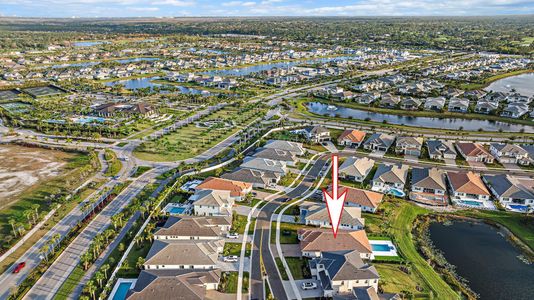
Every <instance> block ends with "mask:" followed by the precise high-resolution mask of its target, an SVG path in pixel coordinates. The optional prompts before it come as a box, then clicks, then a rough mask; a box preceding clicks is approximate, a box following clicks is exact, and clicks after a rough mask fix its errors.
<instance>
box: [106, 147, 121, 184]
mask: <svg viewBox="0 0 534 300" xmlns="http://www.w3.org/2000/svg"><path fill="white" fill-rule="evenodd" d="M104 157H105V158H106V163H107V164H108V168H107V170H106V174H105V175H106V176H108V177H112V176H116V175H117V174H118V173H119V172H120V170H121V168H122V163H121V162H120V160H119V158H118V157H117V155H116V154H115V152H113V151H111V150H106V152H105V154H104Z"/></svg>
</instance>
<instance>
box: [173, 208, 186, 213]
mask: <svg viewBox="0 0 534 300" xmlns="http://www.w3.org/2000/svg"><path fill="white" fill-rule="evenodd" d="M184 211H185V207H173V208H171V209H170V210H169V212H170V213H171V214H183V213H184Z"/></svg>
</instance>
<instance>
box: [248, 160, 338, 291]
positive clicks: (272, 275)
mask: <svg viewBox="0 0 534 300" xmlns="http://www.w3.org/2000/svg"><path fill="white" fill-rule="evenodd" d="M327 158H328V155H326V156H323V157H320V158H319V159H318V160H317V162H315V164H314V165H313V166H312V168H311V169H310V170H309V171H308V173H307V174H306V176H304V178H303V180H302V181H301V182H300V184H299V185H298V186H297V187H295V189H293V190H292V191H290V192H288V193H287V194H286V195H281V196H280V197H278V198H275V199H274V200H272V201H271V202H269V203H268V204H266V205H265V206H263V207H262V208H261V210H260V211H259V213H258V217H257V219H256V228H255V229H254V237H253V238H254V240H253V247H252V249H253V250H252V254H251V273H250V299H263V289H264V287H263V281H262V270H261V263H260V252H261V258H262V259H263V264H264V266H265V272H266V273H267V275H268V280H269V284H270V286H271V291H272V292H273V295H274V297H275V299H287V295H286V293H285V289H284V285H283V282H282V279H281V278H280V276H279V273H278V269H277V267H276V262H275V260H274V257H273V256H272V255H271V250H270V246H271V245H270V242H271V238H270V235H271V216H272V215H273V213H274V211H275V210H276V209H277V208H278V206H280V205H281V204H282V203H281V202H280V201H279V199H281V198H286V197H289V198H297V197H300V196H302V195H303V194H305V193H306V191H308V190H309V189H310V188H311V187H312V186H313V183H314V182H315V180H316V179H317V178H318V177H319V173H320V172H321V171H322V169H323V167H324V166H325V165H326V164H327V160H326V159H327ZM262 232H263V234H262ZM273 250H274V249H273Z"/></svg>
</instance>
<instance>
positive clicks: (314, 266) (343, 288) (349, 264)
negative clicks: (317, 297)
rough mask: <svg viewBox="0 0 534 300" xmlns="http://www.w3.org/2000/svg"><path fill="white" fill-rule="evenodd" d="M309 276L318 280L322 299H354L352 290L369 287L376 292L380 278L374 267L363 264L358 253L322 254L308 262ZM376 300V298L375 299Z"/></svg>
mask: <svg viewBox="0 0 534 300" xmlns="http://www.w3.org/2000/svg"><path fill="white" fill-rule="evenodd" d="M309 264H310V271H311V275H312V276H313V277H315V278H317V279H318V280H319V283H320V285H321V290H322V297H325V298H331V297H334V298H336V297H341V296H343V295H346V296H348V298H344V299H354V298H353V297H351V296H352V292H353V289H356V288H365V287H370V288H372V289H374V290H375V293H376V291H377V290H378V280H379V279H380V276H379V275H378V271H377V270H376V268H375V267H374V266H371V265H369V264H368V263H365V262H364V261H363V260H362V258H361V257H360V254H359V253H358V251H356V250H353V251H343V252H323V253H322V254H321V256H320V257H317V258H314V259H312V260H311V261H310V263H309ZM377 299H378V298H377Z"/></svg>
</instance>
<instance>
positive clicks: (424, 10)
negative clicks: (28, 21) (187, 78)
mask: <svg viewBox="0 0 534 300" xmlns="http://www.w3.org/2000/svg"><path fill="white" fill-rule="evenodd" d="M510 14H534V0H351V1H348V0H338V1H336V0H329V1H327V0H318V1H311V0H300V1H298V0H256V1H252V0H243V1H240V0H219V1H213V0H152V1H147V0H73V1H69V0H0V16H19V17H68V18H71V17H180V16H191V17H193V16H440V15H441V16H472V15H510Z"/></svg>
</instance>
